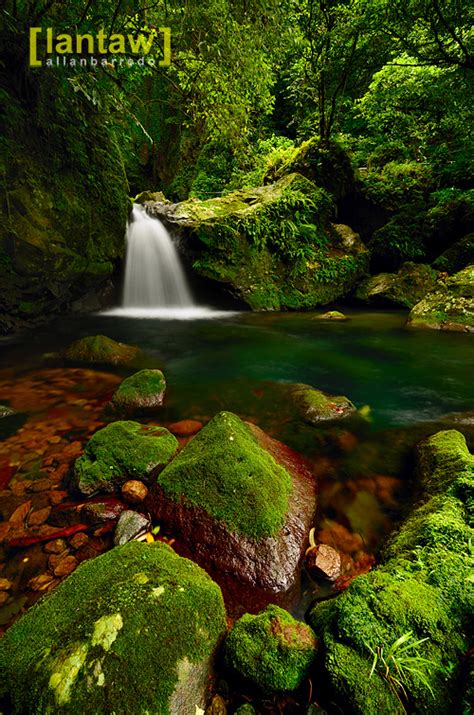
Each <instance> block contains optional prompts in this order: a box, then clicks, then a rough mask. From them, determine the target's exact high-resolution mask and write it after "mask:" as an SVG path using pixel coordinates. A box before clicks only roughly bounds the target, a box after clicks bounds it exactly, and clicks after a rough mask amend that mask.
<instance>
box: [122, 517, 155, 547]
mask: <svg viewBox="0 0 474 715" xmlns="http://www.w3.org/2000/svg"><path fill="white" fill-rule="evenodd" d="M150 528H151V521H150V519H149V518H147V517H146V516H144V515H143V514H139V513H138V512H137V511H132V510H131V509H126V510H125V511H123V512H122V513H121V514H120V517H119V520H118V522H117V526H116V527H115V534H114V544H115V546H122V544H126V543H127V542H128V541H132V539H136V538H137V536H141V535H142V534H146V532H147V531H149V530H150Z"/></svg>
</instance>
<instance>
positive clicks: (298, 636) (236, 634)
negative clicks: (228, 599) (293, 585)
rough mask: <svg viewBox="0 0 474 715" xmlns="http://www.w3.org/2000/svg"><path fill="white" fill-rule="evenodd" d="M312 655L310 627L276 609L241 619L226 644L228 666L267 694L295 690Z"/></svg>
mask: <svg viewBox="0 0 474 715" xmlns="http://www.w3.org/2000/svg"><path fill="white" fill-rule="evenodd" d="M315 655H316V638H315V635H314V633H313V631H312V630H311V628H310V627H309V626H307V625H305V624H304V623H301V622H299V621H297V620H295V619H294V618H293V616H291V615H290V614H289V613H288V612H287V611H284V610H283V609H282V608H279V607H278V606H268V607H267V608H266V609H265V610H264V611H262V612H261V613H259V614H258V615H256V616H252V615H250V614H246V615H245V616H242V618H240V619H239V620H238V621H237V622H236V623H235V625H234V627H233V629H232V631H231V632H230V633H229V635H228V636H227V639H226V643H225V660H226V663H227V665H228V666H229V667H231V668H233V669H234V670H236V671H237V672H238V673H239V675H241V676H242V677H244V678H246V679H247V680H250V681H251V682H252V683H253V684H254V685H256V686H257V687H258V688H260V689H261V690H262V691H264V692H266V693H272V692H278V691H291V690H295V689H296V688H297V687H298V686H299V685H300V684H301V682H302V681H303V680H304V678H305V677H306V676H307V674H308V671H309V668H310V666H311V664H312V662H313V660H314V657H315Z"/></svg>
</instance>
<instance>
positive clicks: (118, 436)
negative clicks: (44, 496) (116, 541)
mask: <svg viewBox="0 0 474 715" xmlns="http://www.w3.org/2000/svg"><path fill="white" fill-rule="evenodd" d="M177 448H178V440H177V439H176V437H174V436H173V435H172V434H171V432H168V430H167V429H166V428H165V427H159V426H157V425H142V424H140V423H139V422H132V421H130V420H129V421H118V422H112V423H111V424H109V425H107V427H104V428H103V429H101V430H99V431H98V432H96V433H95V434H94V435H93V436H92V437H91V439H90V440H89V441H88V443H87V444H86V446H85V448H84V454H83V455H82V457H79V459H76V462H75V465H74V476H73V479H72V484H73V486H74V488H76V489H78V490H79V491H80V492H81V493H82V494H87V495H89V494H94V493H95V492H98V491H104V492H113V491H116V490H118V489H120V487H121V486H122V484H124V483H125V482H126V481H127V480H128V479H140V480H141V481H143V482H146V483H150V482H151V480H152V479H153V476H154V475H155V474H156V473H157V472H158V471H159V470H160V469H163V467H164V466H165V465H166V464H168V462H169V461H170V460H171V458H172V457H173V455H174V454H175V452H176V450H177Z"/></svg>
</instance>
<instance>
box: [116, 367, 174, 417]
mask: <svg viewBox="0 0 474 715" xmlns="http://www.w3.org/2000/svg"><path fill="white" fill-rule="evenodd" d="M165 390H166V382H165V376H164V375H163V373H162V372H161V370H140V371H139V372H136V373H135V374H134V375H130V377H127V378H125V380H123V382H122V383H121V384H120V385H119V386H118V388H117V389H116V391H115V392H114V395H113V397H112V403H111V405H112V407H113V408H115V410H117V411H118V412H121V413H124V414H131V413H133V412H138V411H140V410H150V409H153V408H155V407H160V405H162V404H163V398H164V395H165Z"/></svg>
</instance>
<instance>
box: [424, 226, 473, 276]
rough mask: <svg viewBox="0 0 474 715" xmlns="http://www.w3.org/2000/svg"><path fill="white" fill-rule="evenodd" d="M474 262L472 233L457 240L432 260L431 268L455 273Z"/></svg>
mask: <svg viewBox="0 0 474 715" xmlns="http://www.w3.org/2000/svg"><path fill="white" fill-rule="evenodd" d="M473 263H474V233H469V234H468V235H467V236H465V237H464V238H462V239H461V240H460V241H457V242H456V243H454V244H453V245H452V246H450V247H449V248H448V249H447V250H446V251H444V253H442V254H441V255H440V256H438V258H437V259H436V260H435V261H433V268H435V269H436V270H438V271H447V272H448V273H457V272H458V271H460V270H462V269H463V268H465V267H466V266H468V265H470V264H473Z"/></svg>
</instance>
